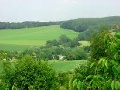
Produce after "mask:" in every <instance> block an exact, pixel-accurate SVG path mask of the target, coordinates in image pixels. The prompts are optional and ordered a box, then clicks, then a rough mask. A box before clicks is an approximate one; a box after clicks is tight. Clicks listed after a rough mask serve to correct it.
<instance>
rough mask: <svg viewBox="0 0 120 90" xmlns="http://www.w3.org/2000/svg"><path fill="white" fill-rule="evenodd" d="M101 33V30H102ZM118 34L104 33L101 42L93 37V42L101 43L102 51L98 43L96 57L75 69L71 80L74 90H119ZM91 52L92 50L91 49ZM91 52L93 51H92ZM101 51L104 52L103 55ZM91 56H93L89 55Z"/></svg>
mask: <svg viewBox="0 0 120 90" xmlns="http://www.w3.org/2000/svg"><path fill="white" fill-rule="evenodd" d="M102 33H103V32H102ZM119 37H120V36H119V34H115V36H112V35H111V34H110V33H105V34H104V37H103V39H102V37H101V39H102V40H103V41H102V42H99V41H100V40H98V39H97V38H94V41H93V42H92V43H93V44H96V42H97V40H98V43H103V45H105V47H106V48H104V46H103V50H104V51H100V52H99V50H98V49H101V48H100V47H101V46H100V45H101V44H97V45H98V46H97V47H93V49H96V54H97V55H96V57H97V58H96V57H94V58H92V59H94V60H91V61H92V62H91V61H88V64H87V66H80V67H78V68H76V69H75V76H74V77H73V80H72V86H73V89H75V90H120V48H119V46H120V44H119ZM91 52H92V51H91ZM92 53H93V52H92ZM103 53H106V54H104V55H103ZM91 57H93V56H91Z"/></svg>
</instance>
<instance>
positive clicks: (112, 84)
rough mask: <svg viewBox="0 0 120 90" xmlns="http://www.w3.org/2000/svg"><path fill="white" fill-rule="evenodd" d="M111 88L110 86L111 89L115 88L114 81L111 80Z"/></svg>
mask: <svg viewBox="0 0 120 90" xmlns="http://www.w3.org/2000/svg"><path fill="white" fill-rule="evenodd" d="M111 88H112V90H114V88H115V81H112V82H111Z"/></svg>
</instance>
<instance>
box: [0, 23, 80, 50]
mask: <svg viewBox="0 0 120 90" xmlns="http://www.w3.org/2000/svg"><path fill="white" fill-rule="evenodd" d="M62 34H64V35H66V36H67V37H69V38H71V39H73V38H75V37H77V35H78V33H77V32H74V31H72V30H66V29H61V28H60V27H59V25H51V26H42V27H35V28H23V29H14V30H13V29H6V30H0V49H1V50H2V49H3V50H24V49H25V48H29V47H32V46H44V45H45V43H46V41H47V40H52V39H58V38H59V37H60V35H62Z"/></svg>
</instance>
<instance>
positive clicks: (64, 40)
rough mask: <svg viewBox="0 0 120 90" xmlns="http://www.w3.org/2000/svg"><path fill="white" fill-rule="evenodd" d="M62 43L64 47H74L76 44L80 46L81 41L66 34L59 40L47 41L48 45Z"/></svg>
mask: <svg viewBox="0 0 120 90" xmlns="http://www.w3.org/2000/svg"><path fill="white" fill-rule="evenodd" d="M60 45H62V46H63V47H70V48H73V47H76V46H79V45H80V43H79V42H78V40H77V39H73V40H72V39H70V38H69V37H67V36H66V35H61V36H60V37H59V40H56V39H54V40H48V41H46V46H48V47H52V46H60Z"/></svg>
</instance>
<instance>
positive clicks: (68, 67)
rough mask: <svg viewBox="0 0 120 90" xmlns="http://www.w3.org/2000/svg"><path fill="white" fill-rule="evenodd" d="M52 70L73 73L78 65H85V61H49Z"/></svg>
mask: <svg viewBox="0 0 120 90" xmlns="http://www.w3.org/2000/svg"><path fill="white" fill-rule="evenodd" d="M49 62H50V63H51V64H52V66H53V69H55V70H56V71H58V72H59V71H73V70H74V68H76V67H77V66H78V65H85V64H86V62H87V60H70V61H67V60H65V61H63V60H62V61H59V60H55V61H54V60H51V61H49Z"/></svg>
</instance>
